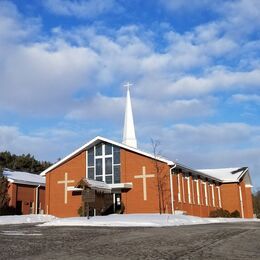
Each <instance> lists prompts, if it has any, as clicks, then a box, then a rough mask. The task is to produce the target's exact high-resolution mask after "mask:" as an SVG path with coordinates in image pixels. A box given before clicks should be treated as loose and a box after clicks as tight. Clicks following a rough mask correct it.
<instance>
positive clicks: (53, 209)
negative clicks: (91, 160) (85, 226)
mask: <svg viewBox="0 0 260 260" xmlns="http://www.w3.org/2000/svg"><path fill="white" fill-rule="evenodd" d="M65 173H67V179H68V181H71V182H70V183H68V186H75V185H76V184H77V183H78V182H79V181H80V180H81V179H82V178H83V177H86V152H85V151H83V152H81V153H80V154H78V155H77V156H75V157H73V158H71V159H70V160H68V161H67V162H65V163H64V164H62V165H60V166H59V167H57V168H55V169H53V170H52V171H50V172H49V173H48V174H47V175H46V213H47V214H51V215H54V216H57V217H74V216H78V209H79V207H80V206H81V196H80V195H78V194H75V193H74V192H72V191H67V201H66V203H65V184H63V183H58V182H61V181H64V179H65ZM72 181H73V182H72Z"/></svg>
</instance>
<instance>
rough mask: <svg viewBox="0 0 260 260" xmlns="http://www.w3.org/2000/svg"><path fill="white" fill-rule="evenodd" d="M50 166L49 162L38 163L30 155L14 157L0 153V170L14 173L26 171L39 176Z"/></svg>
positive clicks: (6, 152)
mask: <svg viewBox="0 0 260 260" xmlns="http://www.w3.org/2000/svg"><path fill="white" fill-rule="evenodd" d="M49 166H51V163H50V162H47V161H38V160H36V159H35V158H34V156H32V155H31V154H29V153H28V154H27V155H25V154H22V155H15V154H11V153H10V152H8V151H5V152H0V168H2V169H3V168H7V169H10V170H14V171H26V172H30V173H36V174H39V173H41V172H42V171H44V170H45V169H47V168H48V167H49Z"/></svg>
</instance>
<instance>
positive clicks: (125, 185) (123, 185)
mask: <svg viewBox="0 0 260 260" xmlns="http://www.w3.org/2000/svg"><path fill="white" fill-rule="evenodd" d="M107 185H108V186H109V187H110V188H111V189H132V188H133V183H132V182H125V183H113V184H108V183H107Z"/></svg>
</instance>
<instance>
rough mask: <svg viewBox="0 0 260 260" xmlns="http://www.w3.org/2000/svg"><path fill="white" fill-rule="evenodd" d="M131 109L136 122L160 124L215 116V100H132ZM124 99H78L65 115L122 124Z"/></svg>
mask: <svg viewBox="0 0 260 260" xmlns="http://www.w3.org/2000/svg"><path fill="white" fill-rule="evenodd" d="M132 103H133V110H134V115H135V119H136V122H137V123H139V122H143V119H144V118H145V122H146V123H147V124H148V123H149V122H153V123H154V122H160V121H162V120H166V121H167V120H168V123H171V122H174V121H175V120H179V119H183V118H196V117H206V116H209V115H212V114H213V113H214V109H213V108H212V107H213V106H214V104H215V103H217V100H216V99H215V98H212V97H206V98H204V99H201V100H198V99H176V100H168V101H167V100H165V101H164V102H161V103H160V102H158V100H147V99H146V98H139V99H137V98H132ZM124 106H125V98H122V97H107V96H103V95H101V94H98V95H97V96H95V97H94V98H92V99H87V100H80V102H79V103H78V104H77V106H75V108H73V109H72V110H71V111H70V112H69V113H68V114H67V116H66V118H68V119H73V120H74V119H76V120H84V119H92V120H97V118H98V119H99V120H104V119H105V120H107V121H110V122H112V121H115V122H120V123H121V122H122V120H123V116H124V109H125V107H124Z"/></svg>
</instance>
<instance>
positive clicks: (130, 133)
mask: <svg viewBox="0 0 260 260" xmlns="http://www.w3.org/2000/svg"><path fill="white" fill-rule="evenodd" d="M130 86H132V84H130V83H129V82H128V83H126V85H124V87H126V88H127V94H126V106H125V124H124V133H123V144H126V145H128V146H131V147H134V148H137V141H136V137H135V126H134V119H133V111H132V104H131V97H130Z"/></svg>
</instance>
